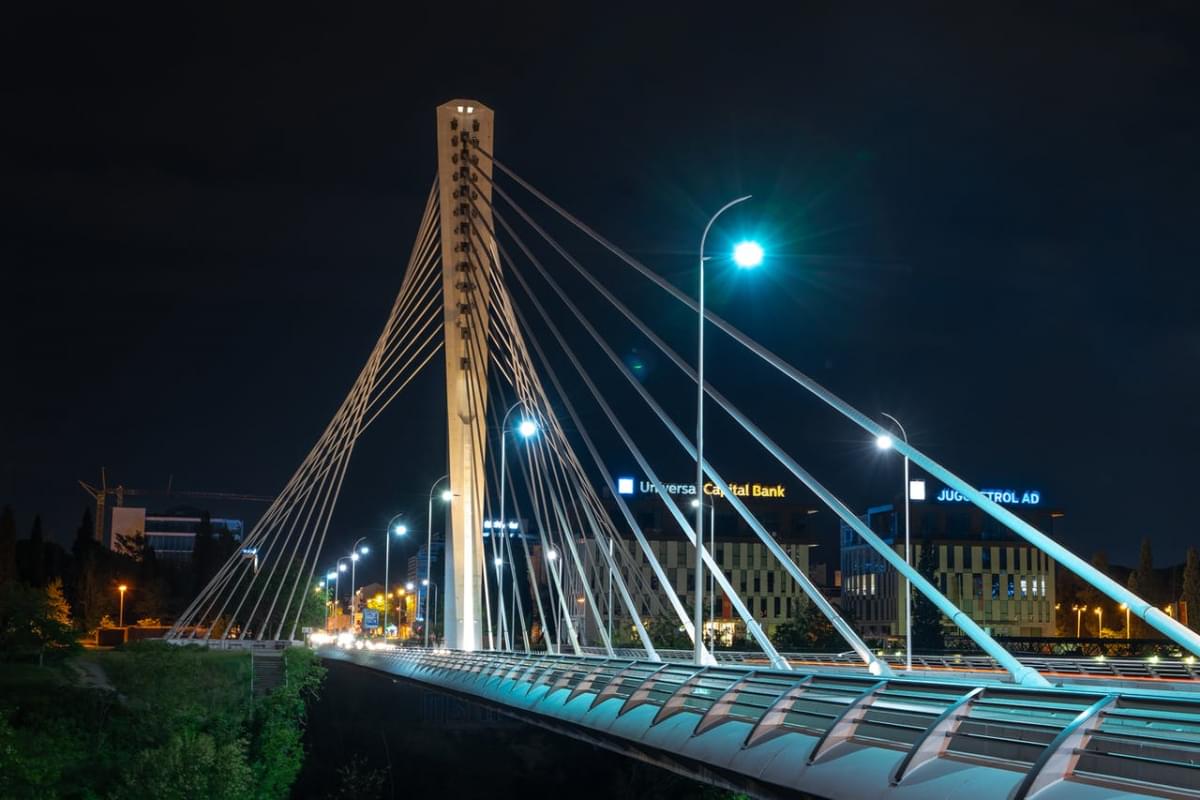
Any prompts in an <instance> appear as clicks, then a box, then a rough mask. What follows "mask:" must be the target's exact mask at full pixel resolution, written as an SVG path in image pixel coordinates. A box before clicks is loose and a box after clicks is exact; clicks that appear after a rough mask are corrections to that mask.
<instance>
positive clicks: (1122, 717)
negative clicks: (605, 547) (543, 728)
mask: <svg viewBox="0 0 1200 800" xmlns="http://www.w3.org/2000/svg"><path fill="white" fill-rule="evenodd" d="M323 653H325V654H326V655H328V656H330V657H332V658H339V659H344V660H349V661H354V662H356V663H359V664H361V665H363V666H367V667H370V668H373V669H378V670H381V671H384V672H388V673H391V674H397V675H401V676H403V677H406V678H409V679H412V680H416V681H419V682H424V683H430V684H434V685H436V686H439V687H441V688H444V689H447V690H451V691H455V692H459V693H465V694H469V695H476V696H478V697H480V698H481V699H483V700H486V701H487V702H490V703H498V704H501V705H504V706H508V707H509V708H510V710H512V711H513V713H517V715H518V716H521V715H541V716H545V717H554V718H556V719H559V720H560V721H563V722H565V723H569V724H571V725H577V726H582V727H583V728H588V727H592V728H594V729H595V730H596V731H600V732H607V734H612V733H613V732H614V731H618V730H620V731H621V734H620V735H622V736H625V737H631V738H634V739H636V740H637V741H638V742H640V743H641V744H643V745H645V744H652V745H653V746H654V747H657V748H667V749H669V750H671V751H672V752H677V753H682V754H686V753H688V752H692V751H695V752H706V753H710V754H712V757H714V758H716V757H717V756H716V754H715V753H713V750H712V748H714V747H718V748H724V749H726V750H729V752H728V753H726V752H724V751H722V752H721V753H720V757H721V758H722V759H726V760H725V761H724V763H726V764H727V766H728V767H729V768H732V769H734V770H736V769H737V766H738V764H740V763H742V762H743V760H744V763H745V767H746V774H747V775H749V776H751V777H753V778H754V779H767V780H772V777H771V775H770V774H769V771H768V772H765V773H764V772H762V771H761V770H762V764H763V762H762V761H761V760H756V759H761V758H762V756H755V755H754V753H755V752H756V748H758V747H760V746H763V745H765V744H766V743H767V742H769V741H773V740H776V739H781V738H784V739H785V741H783V742H779V743H777V744H776V745H772V747H773V748H774V747H776V746H782V747H785V748H787V753H788V755H787V757H786V758H785V757H782V756H781V757H779V758H776V759H774V761H772V762H771V763H776V762H778V763H780V764H784V763H787V764H789V765H790V766H789V767H788V770H787V771H786V772H780V773H778V774H777V775H776V777H775V778H774V780H776V782H778V783H779V784H780V785H785V786H787V787H788V788H791V789H799V790H801V791H805V790H808V791H813V790H814V785H813V784H811V783H808V782H806V777H805V776H806V775H807V774H808V772H809V771H813V774H814V775H816V774H817V773H819V772H821V770H822V765H824V764H826V762H828V763H829V768H830V769H833V770H837V769H839V765H838V762H839V759H826V756H827V755H829V754H830V753H831V752H832V751H834V750H840V749H842V748H844V747H845V746H847V745H854V746H857V747H859V748H862V747H867V748H876V749H877V750H878V751H879V752H880V754H881V755H884V754H890V755H886V758H888V759H890V761H889V762H888V763H890V764H891V766H890V767H889V773H888V774H889V778H888V780H889V781H890V783H891V784H892V785H894V786H907V785H910V784H912V783H913V781H912V779H911V778H910V776H911V775H912V773H913V772H915V771H917V770H918V769H921V768H923V766H924V765H926V764H927V763H929V762H931V761H936V760H943V759H949V760H952V761H957V762H959V763H960V764H964V765H970V768H972V769H975V768H978V769H983V770H985V771H992V772H993V773H994V776H995V775H1000V776H1003V775H1009V776H1011V775H1012V774H1013V771H1014V770H1015V771H1017V772H1018V773H1021V774H1020V775H1018V776H1017V777H1016V779H1015V781H1014V779H1012V778H1009V779H1008V780H1010V781H1014V789H1013V792H1012V794H1011V797H1013V798H1023V797H1028V796H1033V795H1034V794H1036V793H1037V792H1038V791H1039V790H1040V788H1042V787H1044V786H1045V785H1048V784H1049V783H1052V782H1055V781H1058V780H1063V779H1071V780H1076V781H1083V782H1089V783H1102V784H1104V785H1105V786H1108V787H1110V788H1117V789H1118V790H1120V791H1122V792H1124V793H1125V796H1167V797H1197V796H1200V697H1196V696H1194V695H1192V694H1191V693H1175V694H1174V695H1173V696H1164V695H1162V694H1161V693H1153V692H1146V691H1134V690H1127V689H1126V690H1122V689H1117V688H1115V687H1100V688H1096V687H1082V686H1067V687H1061V688H1055V689H1044V688H1030V687H1022V686H1016V685H1011V684H1001V683H989V684H987V685H985V686H982V687H972V686H970V685H968V684H965V683H963V682H961V681H957V680H944V679H943V680H939V679H935V678H930V677H892V678H878V677H875V676H870V675H867V674H865V672H863V673H862V674H858V675H855V674H852V673H851V672H844V673H831V672H819V671H813V670H809V671H805V670H803V669H794V670H792V671H783V670H774V669H771V668H769V667H766V666H763V667H756V666H745V665H738V664H718V665H716V666H708V667H698V666H695V665H692V664H688V663H683V662H681V661H666V662H654V661H648V660H644V659H638V658H630V657H620V656H619V657H616V658H609V657H601V656H594V655H582V656H575V655H568V656H555V655H549V654H546V653H532V654H525V653H517V652H491V651H479V652H469V653H468V652H453V651H445V650H442V651H433V650H423V649H417V648H413V649H404V648H396V649H389V650H375V651H370V650H349V651H346V650H340V651H339V650H336V649H334V650H329V649H327V650H325V651H323ZM580 698H583V699H582V700H581V699H580ZM609 701H616V702H617V703H618V706H615V707H614V706H609V705H606V704H607V703H609ZM601 706H605V708H607V710H603V709H601ZM642 708H645V709H648V711H641V712H639V714H638V715H635V716H637V717H638V719H639V720H640V722H638V723H634V722H633V721H632V718H630V720H627V721H626V722H624V723H621V724H617V723H615V722H614V716H613V715H614V713H615V715H616V719H618V720H619V719H622V718H624V717H626V716H627V715H630V714H632V713H633V712H635V711H637V710H638V709H642ZM614 709H615V712H614ZM684 714H688V715H691V717H690V720H691V724H681V723H680V721H679V720H675V721H673V722H671V723H670V724H667V725H664V723H666V722H667V721H668V720H671V719H672V718H675V717H679V716H680V715H684ZM734 724H736V728H725V732H724V733H722V734H720V735H718V736H717V737H716V738H714V739H712V740H711V741H710V742H709V743H708V744H701V743H699V742H697V743H696V744H695V745H693V744H692V741H693V740H694V739H696V738H697V737H703V736H706V735H707V734H709V733H710V732H712V731H713V730H714V729H716V728H724V727H725V726H727V725H734ZM732 731H736V734H737V735H736V736H733V737H731V736H730V735H729V734H730V732H732ZM1066 756H1069V757H1066ZM804 765H807V766H804ZM840 769H841V770H842V773H843V774H840V775H839V780H840V781H842V784H844V787H845V788H844V790H842V792H841V794H829V795H825V792H824V791H823V792H822V794H823V795H825V796H831V797H856V796H861V793H862V792H863V791H864V789H865V788H867V787H864V786H863V785H862V783H861V781H863V780H866V778H865V777H864V776H862V775H859V774H857V773H855V771H854V770H851V772H852V773H855V774H844V773H845V765H844V763H842V765H841V766H840ZM876 774H877V773H876ZM1000 779H1001V780H1004V778H1000ZM842 784H839V785H842ZM820 785H821V786H826V787H827V786H829V785H831V784H825V783H822V784H820ZM874 788H875V790H876V792H877V791H878V790H879V789H882V787H874ZM914 788H915V789H920V788H921V787H920V785H919V784H918V785H916V786H915V787H914Z"/></svg>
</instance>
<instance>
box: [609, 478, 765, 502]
mask: <svg viewBox="0 0 1200 800" xmlns="http://www.w3.org/2000/svg"><path fill="white" fill-rule="evenodd" d="M662 486H663V489H665V490H666V492H667V494H669V495H672V496H675V495H680V496H683V497H691V496H694V495H695V494H696V484H694V483H664V484H663V485H662ZM729 489H730V490H731V491H732V492H733V494H734V496H736V497H758V498H769V499H775V500H780V499H783V498H785V497H787V487H786V486H784V485H783V484H781V483H770V484H767V483H731V484H729ZM657 493H658V489H657V488H655V486H654V483H653V481H635V480H634V479H633V478H617V494H623V495H636V494H657ZM704 494H705V495H707V496H709V497H724V496H725V493H724V492H722V491H721V490H720V489H719V488H718V487H717V486H716V485H714V484H712V483H706V484H704Z"/></svg>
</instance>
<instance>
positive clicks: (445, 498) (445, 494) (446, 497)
mask: <svg viewBox="0 0 1200 800" xmlns="http://www.w3.org/2000/svg"><path fill="white" fill-rule="evenodd" d="M453 499H454V492H452V491H450V490H449V489H442V502H443V503H449V502H450V501H451V500H453Z"/></svg>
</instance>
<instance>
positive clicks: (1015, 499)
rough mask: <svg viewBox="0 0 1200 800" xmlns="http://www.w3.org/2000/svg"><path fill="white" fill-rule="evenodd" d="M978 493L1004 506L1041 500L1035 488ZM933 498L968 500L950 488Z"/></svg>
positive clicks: (1034, 502)
mask: <svg viewBox="0 0 1200 800" xmlns="http://www.w3.org/2000/svg"><path fill="white" fill-rule="evenodd" d="M979 493H980V494H981V495H983V496H984V497H986V498H988V499H989V500H991V501H992V502H993V503H999V504H1001V505H1005V506H1036V505H1038V504H1039V503H1041V502H1042V493H1041V492H1040V491H1037V490H1036V489H1027V490H1021V489H980V490H979ZM933 499H934V501H936V502H938V503H969V502H970V500H968V499H967V498H966V496H965V495H963V494H962V492H959V491H958V490H956V489H950V488H945V489H942V490H941V491H940V492H938V493H937V495H936V496H935V497H934V498H933Z"/></svg>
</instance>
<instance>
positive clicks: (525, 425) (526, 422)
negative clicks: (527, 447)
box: [492, 402, 540, 650]
mask: <svg viewBox="0 0 1200 800" xmlns="http://www.w3.org/2000/svg"><path fill="white" fill-rule="evenodd" d="M522 405H523V404H522V403H520V402H516V403H513V404H512V406H511V407H509V409H508V411H505V412H504V417H503V418H502V419H501V420H500V526H501V527H500V534H501V537H502V538H501V541H507V539H505V538H503V537H506V536H507V535H508V529H509V525H508V520H507V519H506V518H505V516H504V499H505V495H507V494H508V492H507V491H506V490H505V487H506V486H507V485H508V482H507V473H508V430H509V428H508V418H509V417H510V416H512V413H513V412H514V411H516V410H517V409H518V408H521V406H522ZM539 429H540V428H539V426H538V424H537V422H535V421H534V420H532V419H529V418H525V419H522V420H521V421H520V422H518V423H517V425H516V427H515V428H514V429H513V430H514V431H516V433H518V434H520V436H521V438H523V439H529V438H532V437H534V436H536V435H537V433H538V430H539ZM495 532H496V529H495V527H494V526H493V528H492V534H493V536H492V556H493V557H494V559H495V563H496V593H497V598H496V629H497V630H500V631H502V632H504V633H506V634H507V635H508V649H509V650H512V649H513V645H512V633H511V632H510V631H508V630H507V628H505V627H503V620H504V581H503V574H502V573H501V571H500V570H501V567H502V566H503V563H504V562H503V561H502V559H501V557H500V556H498V555H497V553H498V551H499V548H500V545H499V543H498V542H497V541H496V537H495V535H494V534H495ZM512 580H513V596H514V599H515V597H516V591H517V584H516V580H517V576H516V573H515V572H514V573H513V576H512ZM527 649H528V648H527Z"/></svg>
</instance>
